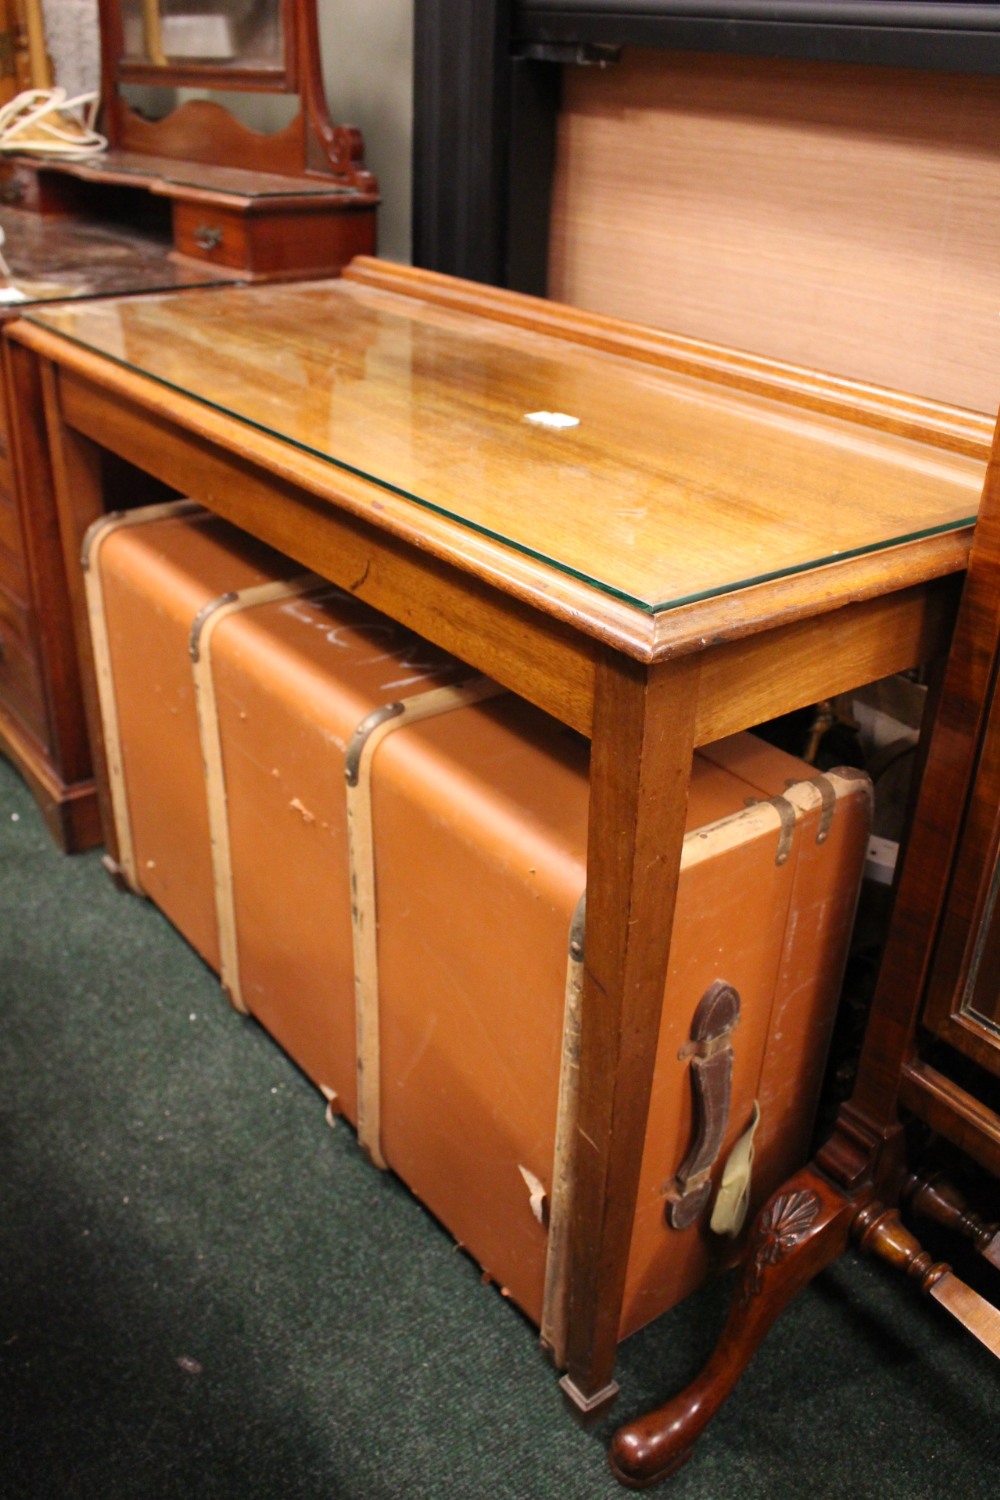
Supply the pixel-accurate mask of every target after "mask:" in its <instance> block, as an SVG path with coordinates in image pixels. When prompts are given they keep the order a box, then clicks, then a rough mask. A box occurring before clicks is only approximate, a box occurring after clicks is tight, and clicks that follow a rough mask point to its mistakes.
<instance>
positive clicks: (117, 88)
mask: <svg viewBox="0 0 1000 1500" xmlns="http://www.w3.org/2000/svg"><path fill="white" fill-rule="evenodd" d="M228 8H231V7H228ZM258 8H263V9H264V10H273V11H274V16H273V18H272V20H273V30H274V32H275V33H276V36H277V41H276V43H275V45H274V54H273V61H270V62H269V63H265V62H263V61H262V60H260V59H257V58H254V57H247V58H246V59H243V58H241V57H240V56H239V55H238V54H237V55H235V56H234V57H233V58H232V59H230V60H227V61H225V62H221V61H219V60H213V59H211V58H198V57H197V56H196V55H195V56H192V57H186V58H185V57H179V58H178V57H170V56H167V55H164V53H163V52H162V50H161V49H162V46H163V45H164V43H163V42H160V43H158V44H157V45H156V46H155V47H154V48H150V50H151V51H153V52H155V54H156V55H157V56H159V58H160V60H159V61H152V60H147V61H141V60H137V59H136V58H135V57H134V56H132V55H130V48H129V47H128V46H127V45H126V36H125V26H124V17H125V14H126V4H123V0H100V16H101V76H102V86H101V110H102V122H103V128H104V131H105V134H106V135H107V137H108V142H109V145H110V147H111V150H112V152H113V153H114V152H117V151H125V152H141V153H144V154H147V155H150V156H158V157H166V158H169V159H170V160H174V161H188V162H190V161H197V162H203V163H206V164H210V165H214V166H219V167H232V168H237V169H245V170H248V171H255V172H273V173H279V174H283V175H286V176H290V177H299V176H304V175H316V176H318V177H325V178H328V179H329V180H330V181H331V183H336V184H337V185H339V186H340V187H343V188H348V189H351V190H354V191H360V192H364V193H371V192H373V191H374V179H373V177H372V175H371V173H370V172H368V171H366V169H365V167H364V161H363V151H362V147H361V139H360V136H359V134H358V132H357V131H355V130H351V129H350V128H348V127H344V126H336V125H334V124H333V122H332V121H331V119H330V115H329V112H328V109H327V104H326V97H325V93H324V90H323V79H322V72H321V68H320V48H319V34H318V30H317V22H316V6H315V0H267V3H266V4H265V5H264V6H263V7H258ZM132 9H134V10H135V11H136V13H137V17H138V15H139V14H141V15H142V16H144V17H145V18H146V25H147V28H149V27H150V26H152V25H153V24H155V25H156V26H157V28H159V26H160V24H161V15H160V9H161V8H160V5H159V3H158V0H144V3H143V4H142V6H141V8H140V7H139V6H138V4H135V5H134V6H133V7H132ZM209 10H210V11H211V13H210V14H208V15H207V16H206V17H199V18H196V19H198V20H200V21H201V22H202V24H206V23H207V22H208V21H212V20H215V21H217V22H218V23H219V25H218V28H217V29H219V31H220V33H222V34H225V26H224V25H223V23H224V22H225V21H226V20H227V16H226V10H227V5H226V4H225V3H222V4H220V5H219V6H217V7H216V8H215V9H211V8H209ZM187 19H191V18H190V17H180V16H173V17H171V16H169V15H164V16H163V17H162V24H164V25H166V24H168V23H169V22H170V21H171V20H173V21H175V22H177V21H179V20H187ZM147 35H148V30H147ZM157 35H160V32H159V30H157ZM169 36H170V33H169V32H168V33H167V38H168V43H167V44H169ZM148 45H149V44H148V43H147V46H148ZM234 45H235V44H234ZM123 84H146V85H151V86H154V87H163V88H176V87H178V86H188V87H195V88H200V89H215V90H223V91H226V90H242V91H246V92H250V93H280V94H290V95H295V96H296V97H297V100H298V113H297V114H296V116H295V118H294V119H293V120H292V121H291V123H290V124H289V125H287V126H286V127H285V128H284V129H282V130H279V131H276V132H274V133H273V134H269V135H262V134H261V133H260V132H258V131H256V130H252V129H250V128H249V127H248V126H246V125H244V124H242V123H241V122H240V120H238V119H237V118H236V116H235V115H233V114H232V113H230V111H229V110H227V109H226V108H225V107H224V105H223V104H222V103H217V102H215V101H212V100H204V99H189V100H186V101H185V102H183V103H181V104H180V105H179V106H178V107H177V108H175V109H173V110H172V111H171V112H170V113H169V114H167V115H165V116H164V118H163V119H159V120H150V119H147V118H145V116H144V115H142V114H141V113H139V112H138V111H137V110H136V109H134V108H133V107H132V106H131V105H130V104H129V102H128V100H127V99H126V98H125V97H124V95H123V94H122V85H123Z"/></svg>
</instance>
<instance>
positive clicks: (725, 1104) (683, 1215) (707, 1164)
mask: <svg viewBox="0 0 1000 1500" xmlns="http://www.w3.org/2000/svg"><path fill="white" fill-rule="evenodd" d="M739 1018H740V997H739V995H738V994H737V992H736V991H735V990H734V989H733V987H732V985H731V984H727V983H726V982H725V980H722V979H717V980H716V981H715V982H714V984H711V985H710V986H709V987H708V989H707V990H706V991H705V993H704V995H702V997H701V999H700V1001H699V1002H698V1007H697V1009H696V1010H695V1013H694V1018H693V1020H692V1022H691V1041H690V1043H689V1044H688V1046H687V1047H685V1048H684V1049H683V1053H682V1055H685V1054H690V1055H691V1068H690V1078H691V1092H692V1096H693V1100H692V1102H693V1105H694V1122H695V1130H694V1140H693V1142H692V1144H691V1149H690V1151H689V1152H688V1154H687V1156H686V1157H685V1158H684V1161H683V1162H682V1164H681V1166H680V1167H679V1168H678V1170H677V1176H676V1177H675V1178H674V1180H673V1182H672V1183H671V1184H670V1187H669V1188H668V1189H667V1206H666V1216H667V1223H668V1224H669V1225H670V1226H671V1228H672V1229H687V1228H689V1227H690V1225H692V1224H693V1223H694V1222H695V1220H696V1219H697V1218H698V1216H699V1214H700V1213H701V1212H702V1210H703V1209H704V1208H705V1206H706V1204H707V1203H708V1200H709V1197H710V1196H711V1192H712V1183H711V1176H710V1174H711V1171H712V1168H713V1167H714V1165H715V1162H716V1160H717V1158H718V1155H719V1152H720V1151H721V1150H722V1143H723V1140H724V1139H725V1135H726V1128H727V1126H728V1124H729V1113H730V1108H731V1105H732V1083H733V1049H732V1046H731V1045H730V1037H731V1035H732V1032H733V1029H734V1028H735V1026H736V1025H737V1023H738V1021H739Z"/></svg>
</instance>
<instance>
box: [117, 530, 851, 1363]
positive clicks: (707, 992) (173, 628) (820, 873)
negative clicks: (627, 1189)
mask: <svg viewBox="0 0 1000 1500" xmlns="http://www.w3.org/2000/svg"><path fill="white" fill-rule="evenodd" d="M208 539H211V542H212V549H213V550H212V558H213V566H212V567H211V568H205V567H204V565H203V561H202V557H201V553H202V552H203V551H204V550H205V547H206V542H207V540H208ZM230 545H231V546H232V548H233V554H234V565H233V573H232V578H231V579H230V580H228V581H227V580H225V579H223V578H221V577H220V574H219V572H218V571H217V570H216V568H215V566H214V559H215V551H214V549H215V547H216V546H217V547H218V548H219V549H223V548H225V547H228V546H230ZM89 550H90V558H89V569H88V576H89V580H90V582H89V587H90V591H91V600H92V610H93V614H94V618H95V621H96V634H97V636H98V637H100V636H101V634H102V632H103V635H104V637H105V639H106V642H107V647H108V650H107V653H106V661H105V663H104V666H103V668H102V671H101V678H102V684H103V686H102V692H103V695H104V698H105V700H106V701H105V727H106V733H107V735H108V736H109V738H111V739H114V738H115V737H116V736H118V737H119V738H120V742H121V743H120V749H118V750H117V751H115V753H113V754H112V755H111V757H110V760H111V763H112V765H115V764H118V765H119V766H120V773H119V774H120V786H119V788H118V792H117V796H116V804H115V805H116V816H118V817H119V819H120V820H121V823H120V826H119V837H120V839H121V841H122V843H123V846H125V847H128V848H131V849H132V850H133V856H132V868H133V874H134V880H135V884H136V885H137V887H139V888H144V889H146V890H147V891H148V892H149V893H150V894H151V895H154V897H155V899H157V900H158V901H160V903H161V904H162V905H163V908H164V910H165V911H166V912H167V914H168V915H169V916H171V917H172V919H173V920H174V921H175V922H176V923H177V925H178V926H179V927H180V928H181V930H182V931H184V932H185V933H186V934H187V935H188V936H189V937H190V938H191V940H192V941H193V942H195V945H196V946H197V947H198V948H199V950H200V951H201V952H203V953H204V954H205V955H206V956H207V957H209V959H210V961H213V962H216V961H217V962H218V963H219V964H220V965H221V969H222V973H223V980H224V982H225V983H226V984H227V987H228V988H229V990H230V993H231V995H232V997H233V999H234V1001H235V1002H236V1003H237V1004H239V1005H241V1006H244V1007H245V1008H247V1009H249V1010H250V1011H251V1012H252V1013H253V1014H254V1015H256V1016H257V1017H258V1018H259V1019H260V1020H261V1021H262V1022H263V1024H264V1025H266V1026H267V1027H268V1028H269V1030H271V1032H272V1033H273V1034H274V1035H275V1037H276V1038H277V1039H278V1040H279V1042H281V1044H282V1045H283V1046H284V1047H285V1048H286V1049H287V1050H288V1052H289V1053H290V1054H291V1055H292V1056H293V1057H294V1058H295V1059H296V1061H297V1062H298V1063H299V1064H300V1065H301V1066H302V1067H303V1069H304V1070H305V1071H306V1072H307V1073H308V1074H309V1076H310V1077H312V1078H313V1079H314V1080H315V1082H316V1083H317V1084H318V1085H319V1086H320V1088H321V1089H322V1090H323V1092H324V1094H325V1095H326V1096H327V1098H328V1099H330V1100H331V1101H334V1102H335V1104H336V1107H338V1108H339V1109H341V1110H342V1111H343V1112H344V1113H345V1114H346V1115H347V1116H348V1118H349V1119H351V1120H352V1121H353V1122H355V1123H356V1124H357V1126H358V1130H359V1135H360V1137H361V1140H362V1143H363V1144H364V1145H365V1146H366V1148H367V1149H368V1151H369V1152H370V1154H371V1155H372V1157H373V1158H374V1159H375V1160H376V1161H377V1162H379V1163H380V1164H383V1163H384V1164H387V1165H389V1166H391V1167H392V1168H394V1169H395V1170H396V1171H397V1172H398V1173H399V1174H400V1175H401V1176H402V1177H403V1179H404V1180H405V1181H406V1182H407V1183H408V1184H409V1185H410V1187H411V1188H412V1189H413V1191H414V1192H415V1193H416V1194H417V1195H418V1196H419V1197H420V1198H421V1199H422V1200H423V1201H424V1202H425V1203H426V1204H427V1205H428V1206H429V1207H430V1209H431V1210H432V1211H433V1212H434V1213H435V1214H436V1215H437V1216H438V1217H439V1218H440V1219H441V1220H442V1221H443V1223H444V1224H446V1225H447V1227H448V1228H449V1230H450V1231H451V1232H452V1233H453V1234H454V1235H455V1236H456V1238H457V1239H458V1240H459V1241H460V1242H461V1243H462V1244H463V1245H465V1246H466V1247H467V1249H468V1250H469V1251H470V1253H471V1254H472V1255H473V1256H474V1257H475V1258H476V1259H477V1260H478V1261H479V1262H480V1264H481V1265H483V1267H484V1268H485V1269H486V1270H487V1271H488V1272H489V1273H490V1275H491V1276H493V1277H494V1278H495V1279H496V1280H497V1281H498V1282H500V1283H501V1285H502V1286H503V1287H504V1288H505V1289H506V1290H507V1292H508V1293H509V1294H510V1296H512V1297H513V1298H514V1299H515V1300H516V1301H517V1302H518V1303H519V1305H520V1306H521V1307H522V1308H523V1309H524V1310H525V1311H526V1312H527V1313H528V1314H529V1316H530V1317H532V1318H533V1319H534V1320H535V1321H536V1322H537V1323H538V1324H539V1325H540V1326H541V1329H542V1335H543V1338H544V1339H545V1341H546V1343H547V1344H548V1345H549V1346H550V1347H551V1348H552V1349H553V1351H554V1354H555V1357H556V1359H557V1360H559V1359H560V1357H561V1350H562V1347H563V1343H564V1339H565V1319H564V1311H565V1295H566V1283H565V1268H564V1258H563V1257H564V1246H565V1225H566V1216H567V1205H568V1195H569V1193H570V1191H571V1187H572V1157H571V1143H572V1138H573V1129H572V1126H573V1108H574V1092H573V1090H574V1079H575V1071H574V1065H573V1064H574V1021H575V1014H576V1005H577V1002H578V995H579V982H580V975H581V951H580V948H581V944H582V942H583V940H584V933H583V928H584V922H583V919H582V901H581V898H582V895H583V886H584V877H585V859H584V851H585V848H586V823H587V746H586V744H585V743H584V742H583V741H581V740H580V739H579V738H578V737H577V736H575V735H574V734H572V733H571V732H569V731H567V730H565V729H563V728H562V727H561V726H559V725H558V724H556V723H554V722H553V721H552V720H550V719H548V718H547V717H546V716H545V715H543V714H541V713H540V712H538V711H537V710H535V709H533V708H532V707H531V706H530V705H528V704H526V703H523V702H521V701H519V700H517V699H516V698H513V697H512V696H511V695H509V694H501V693H500V692H499V690H498V689H497V688H496V685H495V684H491V683H489V682H488V681H486V680H484V679H481V678H473V677H471V675H470V674H469V672H468V669H467V668H465V667H463V666H462V665H461V664H459V663H456V662H455V661H453V660H452V659H450V658H448V657H446V656H445V655H444V654H443V653H441V652H439V651H437V650H436V649H435V648H433V647H430V646H428V645H427V644H426V643H424V642H421V641H418V640H416V638H414V637H412V636H410V635H409V634H408V633H407V632H406V631H405V630H403V629H402V628H401V627H399V626H397V625H395V624H393V623H392V622H391V621H388V620H385V619H384V618H382V617H380V616H378V615H376V614H374V613H373V612H372V611H370V610H368V609H366V608H364V607H363V606H361V605H359V604H358V603H357V601H355V600H353V599H351V598H350V597H348V596H345V595H343V594H341V593H339V592H338V591H337V590H335V589H333V588H331V587H330V586H329V585H322V584H320V583H319V582H318V581H317V580H314V579H304V580H303V579H300V580H298V581H297V582H293V583H289V582H288V581H287V580H284V581H279V582H277V583H275V584H267V585H266V586H264V587H263V588H262V587H261V583H260V580H258V579H255V580H254V582H253V583H252V584H250V587H249V591H247V589H246V588H245V586H244V580H243V573H244V570H245V569H246V567H247V559H246V555H245V553H244V552H243V550H242V544H241V543H240V542H239V541H238V539H237V538H236V537H235V535H234V534H233V533H232V532H231V530H230V528H228V527H226V526H225V523H223V522H220V521H218V520H213V519H209V518H205V517H203V516H202V517H192V516H187V515H177V514H167V515H166V516H162V515H161V516H151V517H150V516H147V517H146V524H145V525H143V524H142V522H141V521H140V522H138V523H137V522H136V521H135V520H134V519H132V520H130V524H128V525H127V526H121V525H118V524H116V522H115V521H114V520H113V519H111V520H108V521H106V522H102V523H98V527H97V528H96V530H95V532H94V533H93V535H92V540H91V545H90V549H89ZM164 559H168V560H169V561H168V563H165V561H164ZM259 560H260V559H255V560H254V561H259ZM272 566H273V567H274V569H275V572H276V574H280V573H281V572H282V571H283V572H284V573H285V574H286V575H287V572H288V569H287V565H284V564H283V563H282V562H281V561H280V560H275V559H272ZM175 570H180V571H181V572H182V573H185V574H186V579H185V583H184V586H183V587H182V588H181V587H179V586H178V585H177V583H176V580H175V577H174V573H175ZM223 571H224V570H223ZM126 580H127V586H126V582H125V581H126ZM142 580H145V583H143V582H142ZM241 590H243V592H242V593H240V591H241ZM213 591H214V592H215V593H216V594H220V593H221V594H223V595H224V596H225V597H223V598H222V599H221V600H220V601H218V602H217V603H216V604H215V605H214V607H213V604H212V599H211V596H212V594H213ZM275 593H276V594H277V595H278V597H272V595H273V594H275ZM234 595H235V596H236V597H233V596H234ZM196 616H197V624H195V628H194V630H193V632H192V625H193V624H194V622H195V618H196ZM192 641H193V647H194V650H193V654H194V657H195V661H194V663H193V665H192V662H191V657H190V654H189V647H190V646H191V643H192ZM185 674H187V677H185ZM171 685H172V686H171ZM150 693H153V694H155V695H156V696H157V697H158V698H159V699H162V702H160V701H158V703H157V713H158V716H159V722H160V724H161V726H167V727H161V729H160V730H158V731H156V732H155V733H154V734H153V735H152V738H154V739H155V740H156V743H157V749H158V751H159V754H158V756H155V757H154V756H152V755H150V754H148V750H147V745H148V741H149V739H150V738H151V732H150V729H149V727H148V726H146V727H145V728H144V729H143V731H142V733H141V734H140V733H139V732H138V731H136V733H135V739H134V741H133V739H132V734H133V731H132V729H131V727H130V726H132V724H133V722H134V721H136V720H138V721H142V720H143V715H144V713H145V709H144V708H143V706H142V705H143V702H144V701H145V700H147V699H148V698H149V696H150ZM171 693H173V695H174V699H175V701H174V702H171V701H170V695H171ZM195 693H196V694H197V698H198V704H199V712H200V729H199V725H198V723H197V722H196V721H197V717H198V716H197V715H195V714H194V713H193V712H192V701H193V695H194V694H195ZM126 700H128V701H126ZM133 700H134V701H133ZM162 739H166V740H168V741H169V744H170V750H169V752H168V758H169V759H170V760H171V762H172V764H173V765H174V767H175V768H176V767H180V766H181V765H183V766H184V767H186V768H187V769H186V770H185V773H184V775H183V776H181V775H179V774H172V775H170V776H166V775H165V774H164V770H163V765H162V760H163V753H164V746H163V744H162V743H161V740H162ZM202 761H203V762H204V766H205V769H206V771H207V790H206V783H205V780H204V778H203V777H202V774H201V771H200V769H197V770H193V769H192V768H193V767H195V766H199V767H200V764H201V762H202ZM869 800H870V793H869V788H868V784H867V782H866V780H865V779H864V778H862V777H859V776H858V775H857V774H856V773H852V772H845V773H831V774H830V775H828V776H825V777H818V778H817V777H815V776H814V775H813V773H812V772H811V770H810V768H809V767H807V766H804V765H803V764H802V763H801V762H799V761H796V760H794V759H793V758H792V757H789V756H787V755H785V754H783V753H782V752H780V751H777V750H774V749H772V748H771V747H769V746H766V745H764V744H763V743H762V742H761V741H758V740H755V739H754V738H753V737H751V736H749V735H739V736H736V737H734V738H733V739H731V740H728V741H725V742H723V743H721V744H719V745H715V746H711V747H708V748H707V749H706V750H704V751H702V752H700V753H699V754H698V756H696V759H695V765H694V769H693V774H692V783H691V794H690V809H689V823H688V826H689V829H690V832H689V834H688V836H687V839H686V842H685V848H684V861H683V871H682V879H681V886H680V895H679V898H678V910H677V922H676V926H675V939H674V944H673V951H672V954H671V962H670V972H669V977H668V985H667V992H666V997H665V1004H664V1012H663V1022H662V1028H661V1034H660V1039H659V1052H658V1060H657V1069H656V1076H655V1081H654V1088H653V1098H652V1102H651V1107H650V1115H649V1128H648V1132H647V1139H646V1146H645V1151H644V1157H643V1162H642V1170H641V1181H640V1193H639V1202H638V1207H637V1212H636V1217H635V1224H634V1230H633V1241H632V1250H631V1256H630V1263H629V1269H628V1278H627V1285H626V1295H625V1303H624V1308H623V1313H622V1320H621V1328H620V1332H621V1335H622V1336H624V1335H625V1334H627V1333H628V1332H630V1331H631V1330H632V1329H634V1328H637V1327H639V1326H641V1325H642V1324H643V1323H645V1322H646V1321H648V1320H649V1319H650V1318H652V1317H654V1316H655V1315H656V1314H657V1313H659V1312H661V1311H663V1310H664V1309H665V1308H666V1307H668V1306H670V1305H671V1304H672V1303H674V1302H675V1301H677V1300H678V1299H679V1298H680V1297H681V1296H683V1295H685V1294H686V1293H687V1292H688V1291H690V1290H691V1289H693V1287H694V1286H696V1285H697V1284H698V1283H699V1282H700V1281H701V1280H702V1279H703V1278H704V1276H705V1275H706V1273H707V1272H708V1270H709V1269H710V1268H711V1267H712V1266H713V1264H718V1263H722V1262H724V1261H725V1260H726V1259H727V1258H728V1257H729V1256H730V1255H731V1253H732V1247H733V1244H734V1238H733V1236H734V1234H735V1233H736V1232H737V1231H738V1228H739V1223H740V1221H741V1214H742V1213H743V1212H745V1211H746V1208H747V1204H748V1202H749V1204H750V1206H751V1207H753V1206H755V1205H757V1204H759V1203H760V1202H761V1201H762V1200H763V1199H764V1198H765V1197H766V1196H767V1195H768V1194H769V1193H770V1192H771V1191H772V1190H773V1189H774V1188H775V1187H776V1186H777V1185H778V1184H779V1183H780V1182H781V1181H783V1180H784V1178H785V1177H786V1176H787V1175H788V1174H789V1172H790V1171H791V1170H792V1169H793V1168H794V1167H795V1166H796V1165H797V1164H798V1163H800V1162H801V1161H802V1160H804V1158H805V1155H806V1150H807V1145H808V1138H809V1131H810V1128H811V1122H812V1116H813V1111H814V1108H815V1104H816V1098H817V1092H818V1088H819V1082H820V1077H821V1072H822V1067H823V1061H824V1058H825V1053H826V1047H827V1042H828V1037H829V1029H830V1026H831V1023H832V1018H833V1013H834V1008H835V1004H836V999H837V995H838V992H839V983H840V978H841V972H842V966H843V959H844V955H845V951H846V944H847V940H848V937H849V932H850V926H851V921H852V917H853V910H854V903H855V898H856V893H857V886H858V880H859V876H860V870H861V864H862V860H863V855H864V849H865V845H866V840H867V831H868V821H869ZM150 803H155V804H156V816H155V817H151V816H150V815H149V812H148V804H150ZM191 804H197V806H196V807H195V808H192V806H191ZM123 833H124V837H122V834H123ZM181 890H183V894H184V900H183V901H181V900H180V899H179V896H178V892H179V891H181ZM213 923H214V924H215V927H216V933H215V937H214V948H213V945H212V939H211V938H207V937H206V936H205V933H206V932H207V931H208V930H209V929H211V928H212V926H213ZM214 955H218V957H217V959H216V958H215V957H214ZM755 1121H756V1125H755V1128H754V1122H755ZM751 1132H752V1142H751ZM751 1157H752V1166H749V1165H748V1164H747V1160H745V1159H749V1158H751ZM727 1164H728V1166H729V1175H728V1180H727V1183H726V1186H725V1189H724V1190H722V1188H721V1183H722V1179H723V1173H724V1169H725V1168H726V1166H727ZM712 1221H714V1223H715V1228H714V1229H713V1228H712V1227H711V1223H712Z"/></svg>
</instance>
